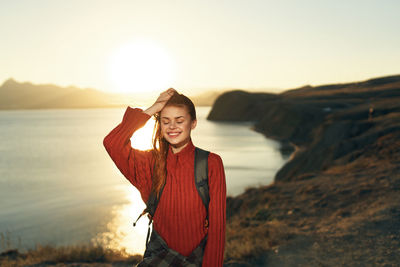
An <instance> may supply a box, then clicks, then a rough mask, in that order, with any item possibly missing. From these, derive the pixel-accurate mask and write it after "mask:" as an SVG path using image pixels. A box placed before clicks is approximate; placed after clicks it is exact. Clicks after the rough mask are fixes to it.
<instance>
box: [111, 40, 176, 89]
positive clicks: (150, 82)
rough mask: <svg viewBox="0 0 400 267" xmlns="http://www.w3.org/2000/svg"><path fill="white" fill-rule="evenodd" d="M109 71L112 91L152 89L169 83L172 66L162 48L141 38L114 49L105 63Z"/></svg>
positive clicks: (171, 80)
mask: <svg viewBox="0 0 400 267" xmlns="http://www.w3.org/2000/svg"><path fill="white" fill-rule="evenodd" d="M109 75H110V79H111V82H112V84H113V85H114V88H113V89H114V91H117V92H123V93H136V92H143V93H145V92H153V91H158V90H160V88H168V87H172V82H173V81H174V75H175V66H174V63H173V60H172V59H171V56H170V55H169V54H168V52H167V51H166V50H165V49H164V48H162V47H161V46H159V45H157V44H156V43H154V42H151V41H148V40H142V41H135V42H131V43H128V44H125V45H122V46H120V47H118V48H116V49H115V51H114V53H113V54H112V55H111V59H110V63H109Z"/></svg>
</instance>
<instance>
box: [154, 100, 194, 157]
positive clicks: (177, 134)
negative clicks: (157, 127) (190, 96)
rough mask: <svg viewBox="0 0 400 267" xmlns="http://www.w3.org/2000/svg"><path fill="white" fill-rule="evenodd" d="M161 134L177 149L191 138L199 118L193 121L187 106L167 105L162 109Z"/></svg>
mask: <svg viewBox="0 0 400 267" xmlns="http://www.w3.org/2000/svg"><path fill="white" fill-rule="evenodd" d="M160 117H161V121H160V122H161V134H162V136H163V137H164V138H165V139H166V140H167V141H168V142H169V143H170V144H171V145H172V146H173V147H174V148H176V149H179V148H180V147H182V148H183V146H184V145H185V144H186V143H187V142H188V141H189V139H190V132H191V130H192V129H194V128H195V127H196V124H197V120H194V121H191V117H190V114H189V112H188V111H187V109H186V107H177V106H165V107H164V108H163V109H162V110H161V116H160Z"/></svg>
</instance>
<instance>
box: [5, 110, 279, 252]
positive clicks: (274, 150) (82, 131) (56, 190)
mask: <svg viewBox="0 0 400 267" xmlns="http://www.w3.org/2000/svg"><path fill="white" fill-rule="evenodd" d="M210 108H211V107H198V108H197V112H198V124H197V127H196V129H194V130H193V131H192V140H193V143H194V145H195V146H199V147H201V148H204V149H207V150H210V151H212V152H214V153H217V154H219V155H220V156H221V158H222V160H223V163H224V166H225V174H226V181H227V191H228V192H227V194H228V195H231V196H235V195H237V194H240V193H242V192H243V191H244V190H245V189H246V188H247V187H249V186H257V185H265V184H269V183H271V182H272V181H273V177H274V175H275V173H276V172H277V170H278V169H279V168H280V167H281V166H282V165H283V164H284V163H285V162H286V161H287V158H284V157H283V156H282V155H281V153H280V152H279V144H278V143H277V142H275V141H272V140H268V139H266V138H264V136H262V135H261V134H259V133H256V132H254V131H252V130H250V129H249V127H250V126H251V124H250V123H220V122H218V123H217V122H211V121H207V120H206V119H205V118H206V116H207V114H208V112H209V111H210ZM124 112H125V108H122V109H120V108H118V109H54V110H14V111H0V140H1V141H0V233H1V235H2V236H1V237H2V238H1V244H0V245H1V247H0V251H3V250H5V249H6V248H7V247H9V245H7V244H6V243H7V239H9V243H11V247H15V248H19V249H20V250H26V249H28V248H33V247H34V246H35V245H36V244H39V243H40V244H42V245H46V244H50V245H53V246H58V245H72V244H83V243H89V242H92V243H93V242H94V243H96V242H97V243H101V244H103V245H106V246H108V247H113V248H119V249H121V248H125V249H126V250H127V252H130V253H143V251H144V243H145V235H146V230H147V221H146V220H147V219H146V218H145V219H141V220H140V221H139V223H138V225H137V226H136V227H135V228H133V227H132V221H133V219H135V218H136V217H137V215H138V214H139V213H140V212H141V211H142V209H143V208H144V206H145V205H144V203H143V202H142V200H141V198H140V196H139V193H138V191H137V190H136V189H135V188H134V187H133V186H132V185H131V184H130V183H129V182H128V181H127V180H126V179H125V177H124V176H123V175H122V174H121V173H120V172H119V170H118V169H117V168H116V167H115V165H114V163H113V162H112V160H111V158H110V157H109V156H108V154H107V152H106V151H105V149H104V147H103V138H104V137H105V136H106V135H107V134H108V133H109V132H110V131H111V130H112V129H113V128H114V127H115V126H116V125H117V124H118V123H119V122H120V121H121V119H122V116H123V114H124ZM145 129H147V132H146V130H145ZM149 129H150V131H151V130H152V129H151V120H149V124H148V125H146V126H145V127H143V128H142V129H141V130H139V131H138V132H137V133H135V135H134V136H133V137H132V145H133V146H134V147H136V148H140V145H141V144H142V143H146V140H142V141H141V142H140V144H137V143H135V141H136V140H141V139H140V138H139V136H140V134H141V133H142V135H143V134H144V138H146V137H147V139H148V140H147V142H148V143H150V141H151V140H150V139H151V134H149ZM135 136H138V137H137V138H135Z"/></svg>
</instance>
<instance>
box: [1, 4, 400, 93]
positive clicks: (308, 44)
mask: <svg viewBox="0 0 400 267" xmlns="http://www.w3.org/2000/svg"><path fill="white" fill-rule="evenodd" d="M399 13H400V1H396V0H375V1H371V0H360V1H357V0H337V1H327V0H302V1H300V0H297V1H296V0H292V1H289V0H281V1H269V0H212V1H208V0H202V1H195V0H181V1H172V0H171V1H168V0H162V1H151V0H147V1H134V0H112V1H111V0H109V1H105V0H68V1H61V0H35V1H31V0H9V1H5V0H2V1H0V84H1V83H2V82H4V81H5V80H6V79H8V78H11V77H12V78H14V79H15V80H17V81H19V82H32V83H35V84H48V83H53V84H57V85H60V86H70V85H74V86H78V87H81V88H95V89H98V90H102V91H107V92H146V91H153V92H156V91H163V90H166V89H167V88H169V87H174V88H175V89H177V90H178V91H183V92H189V91H201V90H208V89H230V88H232V89H233V88H234V89H245V90H264V91H276V92H279V91H283V90H284V89H290V88H296V87H301V86H304V85H320V84H328V83H343V82H351V81H359V80H365V79H369V78H373V77H380V76H385V75H393V74H400V69H399V66H400V49H399V47H400V34H399V29H400V17H399V16H398V14H399Z"/></svg>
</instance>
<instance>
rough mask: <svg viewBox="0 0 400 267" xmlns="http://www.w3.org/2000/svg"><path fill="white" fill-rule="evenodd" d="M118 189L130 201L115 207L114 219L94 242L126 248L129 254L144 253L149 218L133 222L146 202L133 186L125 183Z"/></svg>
mask: <svg viewBox="0 0 400 267" xmlns="http://www.w3.org/2000/svg"><path fill="white" fill-rule="evenodd" d="M117 189H118V191H121V194H124V195H125V196H126V198H127V200H128V203H127V204H123V205H115V206H114V207H113V210H112V220H111V221H110V222H109V223H108V224H107V231H105V232H102V233H99V234H98V235H97V236H96V237H95V238H93V239H92V243H93V244H100V245H102V246H104V247H106V248H111V249H117V250H122V251H123V250H125V252H126V253H129V254H143V253H144V250H145V247H146V246H145V242H146V235H147V225H148V222H149V220H148V218H147V217H146V216H142V217H141V218H140V220H139V221H138V222H137V224H136V226H135V227H133V226H132V223H133V222H134V221H135V220H136V218H137V216H139V214H140V213H141V212H142V211H143V209H144V208H145V204H144V203H143V201H142V199H141V197H140V194H139V191H138V190H136V189H135V188H134V187H133V186H129V185H123V186H118V188H117Z"/></svg>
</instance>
